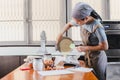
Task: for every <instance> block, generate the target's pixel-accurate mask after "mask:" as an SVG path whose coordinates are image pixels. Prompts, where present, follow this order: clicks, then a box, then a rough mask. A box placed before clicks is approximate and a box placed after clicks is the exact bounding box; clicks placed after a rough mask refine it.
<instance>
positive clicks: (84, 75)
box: [0, 65, 98, 80]
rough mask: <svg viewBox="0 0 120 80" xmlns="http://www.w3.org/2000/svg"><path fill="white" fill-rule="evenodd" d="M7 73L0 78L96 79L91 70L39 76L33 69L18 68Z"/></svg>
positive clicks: (6, 79)
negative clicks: (23, 69) (22, 69)
mask: <svg viewBox="0 0 120 80" xmlns="http://www.w3.org/2000/svg"><path fill="white" fill-rule="evenodd" d="M24 66H25V65H22V66H20V67H18V68H17V69H16V70H14V71H12V72H11V73H9V74H7V75H6V76H4V77H3V78H1V79H0V80H98V79H97V78H96V77H95V75H94V74H93V73H92V72H75V73H72V74H63V75H53V76H41V75H40V74H39V73H38V72H36V71H34V70H33V69H30V70H25V71H21V70H20V68H21V67H24Z"/></svg>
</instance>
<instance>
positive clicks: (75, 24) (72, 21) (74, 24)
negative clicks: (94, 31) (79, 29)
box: [70, 20, 79, 26]
mask: <svg viewBox="0 0 120 80" xmlns="http://www.w3.org/2000/svg"><path fill="white" fill-rule="evenodd" d="M70 23H71V25H73V26H79V24H77V23H76V22H75V21H74V20H71V21H70Z"/></svg>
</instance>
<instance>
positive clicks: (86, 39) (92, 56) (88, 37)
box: [81, 26, 100, 67]
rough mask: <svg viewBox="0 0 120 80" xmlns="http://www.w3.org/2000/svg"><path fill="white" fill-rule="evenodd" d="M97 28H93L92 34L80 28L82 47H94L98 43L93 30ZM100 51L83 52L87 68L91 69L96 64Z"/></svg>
mask: <svg viewBox="0 0 120 80" xmlns="http://www.w3.org/2000/svg"><path fill="white" fill-rule="evenodd" d="M98 27H99V26H95V27H94V29H93V30H92V32H89V31H87V30H86V29H84V28H82V27H81V37H82V41H83V45H84V46H87V45H89V46H96V45H98V43H99V40H98V38H97V37H96V35H95V30H96V29H97V28H98ZM99 54H100V51H87V52H85V62H86V65H87V66H88V67H93V66H94V63H96V61H97V59H98V55H99Z"/></svg>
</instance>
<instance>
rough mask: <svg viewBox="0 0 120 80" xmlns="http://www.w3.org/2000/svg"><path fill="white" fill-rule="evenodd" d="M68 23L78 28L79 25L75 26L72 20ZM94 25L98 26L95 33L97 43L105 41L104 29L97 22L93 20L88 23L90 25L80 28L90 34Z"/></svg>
mask: <svg viewBox="0 0 120 80" xmlns="http://www.w3.org/2000/svg"><path fill="white" fill-rule="evenodd" d="M70 23H71V24H72V25H73V26H77V27H80V26H79V24H77V23H76V22H75V21H74V20H71V21H70ZM96 25H99V26H100V27H98V28H97V29H96V31H95V34H96V36H97V37H98V40H99V43H100V42H103V41H105V40H107V37H106V34H105V29H104V27H103V26H102V24H101V23H100V21H99V20H94V21H93V22H92V23H90V24H84V25H82V26H81V27H83V28H84V29H86V30H87V31H89V32H90V33H91V32H93V28H94V27H95V26H96Z"/></svg>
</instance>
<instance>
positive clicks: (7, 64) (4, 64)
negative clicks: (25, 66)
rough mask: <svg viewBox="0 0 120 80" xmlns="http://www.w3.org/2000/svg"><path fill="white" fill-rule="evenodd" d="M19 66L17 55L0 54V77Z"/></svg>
mask: <svg viewBox="0 0 120 80" xmlns="http://www.w3.org/2000/svg"><path fill="white" fill-rule="evenodd" d="M18 66H20V62H19V56H0V78H1V77H3V76H5V75H6V74H8V73H9V72H11V71H12V70H14V69H16V68H17V67H18Z"/></svg>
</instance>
